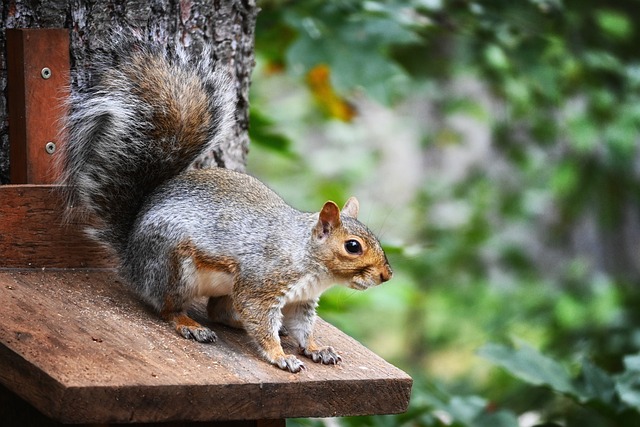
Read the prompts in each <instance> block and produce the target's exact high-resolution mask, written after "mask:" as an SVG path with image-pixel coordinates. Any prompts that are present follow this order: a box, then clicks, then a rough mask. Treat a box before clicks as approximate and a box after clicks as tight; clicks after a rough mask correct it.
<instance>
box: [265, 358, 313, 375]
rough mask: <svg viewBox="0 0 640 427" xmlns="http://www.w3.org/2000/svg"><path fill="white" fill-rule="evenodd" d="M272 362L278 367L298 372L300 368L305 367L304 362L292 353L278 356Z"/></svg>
mask: <svg viewBox="0 0 640 427" xmlns="http://www.w3.org/2000/svg"><path fill="white" fill-rule="evenodd" d="M273 364H274V365H276V366H277V367H278V368H280V369H284V370H285V371H289V372H300V371H301V370H303V369H306V368H305V367H304V363H302V362H301V361H300V359H298V358H297V357H295V356H293V355H284V356H280V357H278V358H276V359H275V360H274V361H273Z"/></svg>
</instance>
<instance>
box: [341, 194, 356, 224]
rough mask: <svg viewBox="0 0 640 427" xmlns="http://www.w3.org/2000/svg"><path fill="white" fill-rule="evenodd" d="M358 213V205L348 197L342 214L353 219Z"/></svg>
mask: <svg viewBox="0 0 640 427" xmlns="http://www.w3.org/2000/svg"><path fill="white" fill-rule="evenodd" d="M359 211H360V203H359V202H358V199H356V198H355V197H349V200H347V203H345V204H344V207H343V208H342V214H343V215H345V216H348V217H351V218H353V219H356V218H358V212H359Z"/></svg>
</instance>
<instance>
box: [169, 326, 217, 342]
mask: <svg viewBox="0 0 640 427" xmlns="http://www.w3.org/2000/svg"><path fill="white" fill-rule="evenodd" d="M176 329H177V331H178V333H179V334H180V335H182V336H183V337H184V338H187V339H192V340H196V341H198V342H200V343H204V344H208V343H213V342H216V340H217V339H218V336H217V335H216V333H215V332H213V331H212V330H211V329H209V328H206V327H204V326H201V327H199V328H190V327H188V326H184V325H181V326H179V327H177V328H176Z"/></svg>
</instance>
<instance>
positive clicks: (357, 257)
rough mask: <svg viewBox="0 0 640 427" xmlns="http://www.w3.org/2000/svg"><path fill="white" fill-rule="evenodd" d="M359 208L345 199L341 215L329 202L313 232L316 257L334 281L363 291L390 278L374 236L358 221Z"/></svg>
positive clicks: (380, 248)
mask: <svg viewBox="0 0 640 427" xmlns="http://www.w3.org/2000/svg"><path fill="white" fill-rule="evenodd" d="M359 209H360V205H359V203H358V200H357V199H356V198H355V197H351V198H350V199H349V200H347V203H345V205H344V207H343V208H342V212H340V208H338V205H336V204H335V203H334V202H332V201H328V202H326V203H325V204H324V206H323V207H322V210H321V211H320V214H319V215H318V222H317V223H316V225H315V227H314V229H313V241H314V244H315V245H316V247H317V251H316V253H317V255H318V257H319V258H320V259H321V260H322V262H323V263H324V264H325V265H326V267H327V268H328V269H329V271H330V272H331V274H332V275H333V276H334V278H335V279H336V280H337V281H338V282H340V283H343V284H345V285H347V286H348V287H350V288H352V289H357V290H364V289H367V288H369V287H371V286H376V285H379V284H380V283H382V282H386V281H387V280H389V279H391V276H392V275H393V271H392V270H391V266H390V265H389V261H388V260H387V256H386V255H385V253H384V251H383V250H382V246H380V242H379V241H378V239H377V238H376V236H375V235H374V234H373V233H372V232H371V231H369V229H368V228H367V227H366V226H364V224H362V223H361V222H360V221H358V219H357V217H358V210H359Z"/></svg>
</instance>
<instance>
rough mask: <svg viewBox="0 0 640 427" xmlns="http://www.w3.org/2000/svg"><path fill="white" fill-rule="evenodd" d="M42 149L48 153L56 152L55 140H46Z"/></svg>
mask: <svg viewBox="0 0 640 427" xmlns="http://www.w3.org/2000/svg"><path fill="white" fill-rule="evenodd" d="M44 150H45V151H46V152H47V153H48V154H53V153H55V152H56V143H55V142H51V141H49V142H47V143H46V144H45V146H44Z"/></svg>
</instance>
